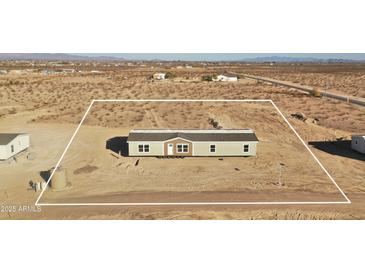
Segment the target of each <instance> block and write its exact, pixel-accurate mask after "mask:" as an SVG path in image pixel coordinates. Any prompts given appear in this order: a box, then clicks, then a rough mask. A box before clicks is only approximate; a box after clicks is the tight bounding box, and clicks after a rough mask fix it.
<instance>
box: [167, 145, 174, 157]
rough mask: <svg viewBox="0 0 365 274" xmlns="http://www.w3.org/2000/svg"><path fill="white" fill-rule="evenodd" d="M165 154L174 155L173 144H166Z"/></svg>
mask: <svg viewBox="0 0 365 274" xmlns="http://www.w3.org/2000/svg"><path fill="white" fill-rule="evenodd" d="M167 155H174V144H168V145H167Z"/></svg>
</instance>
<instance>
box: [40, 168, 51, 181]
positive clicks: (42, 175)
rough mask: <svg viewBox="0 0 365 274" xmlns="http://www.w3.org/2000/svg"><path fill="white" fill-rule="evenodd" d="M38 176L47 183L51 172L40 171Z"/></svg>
mask: <svg viewBox="0 0 365 274" xmlns="http://www.w3.org/2000/svg"><path fill="white" fill-rule="evenodd" d="M39 175H40V176H41V177H42V179H43V180H44V181H45V182H47V181H48V179H49V177H50V176H51V171H49V170H45V171H40V172H39Z"/></svg>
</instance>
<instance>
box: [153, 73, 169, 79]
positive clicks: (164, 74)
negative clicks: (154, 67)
mask: <svg viewBox="0 0 365 274" xmlns="http://www.w3.org/2000/svg"><path fill="white" fill-rule="evenodd" d="M165 76H166V73H155V74H153V79H155V80H165Z"/></svg>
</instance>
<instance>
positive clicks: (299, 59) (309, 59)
mask: <svg viewBox="0 0 365 274" xmlns="http://www.w3.org/2000/svg"><path fill="white" fill-rule="evenodd" d="M240 61H242V62H257V63H265V62H277V63H305V62H317V63H321V62H325V63H327V62H330V63H346V62H364V61H365V60H360V61H359V60H352V59H333V58H329V59H320V58H313V57H287V56H268V57H255V58H246V59H242V60H240Z"/></svg>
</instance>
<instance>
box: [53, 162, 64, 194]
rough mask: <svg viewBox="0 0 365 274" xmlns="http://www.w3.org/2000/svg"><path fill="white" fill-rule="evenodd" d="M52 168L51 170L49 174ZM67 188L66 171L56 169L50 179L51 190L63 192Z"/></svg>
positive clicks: (59, 168) (60, 168)
mask: <svg viewBox="0 0 365 274" xmlns="http://www.w3.org/2000/svg"><path fill="white" fill-rule="evenodd" d="M53 170H54V168H52V169H51V173H52V172H53ZM66 187H67V173H66V169H64V168H62V167H58V168H57V169H56V170H55V172H54V173H53V176H52V178H51V188H52V189H53V190H63V189H65V188H66Z"/></svg>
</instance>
